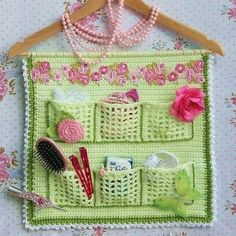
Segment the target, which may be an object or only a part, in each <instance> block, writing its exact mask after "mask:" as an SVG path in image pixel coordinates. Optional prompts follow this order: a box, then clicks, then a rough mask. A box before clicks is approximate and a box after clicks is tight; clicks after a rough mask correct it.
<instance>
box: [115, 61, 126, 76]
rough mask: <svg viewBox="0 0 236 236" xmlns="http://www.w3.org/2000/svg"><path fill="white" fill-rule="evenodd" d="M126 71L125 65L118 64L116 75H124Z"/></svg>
mask: <svg viewBox="0 0 236 236" xmlns="http://www.w3.org/2000/svg"><path fill="white" fill-rule="evenodd" d="M127 71H128V66H127V64H125V63H120V64H119V65H118V67H117V74H118V75H124V74H125V73H126V72H127Z"/></svg>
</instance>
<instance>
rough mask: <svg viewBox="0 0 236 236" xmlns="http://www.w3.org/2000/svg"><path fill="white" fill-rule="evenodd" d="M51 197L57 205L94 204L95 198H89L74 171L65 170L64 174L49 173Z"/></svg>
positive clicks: (89, 205)
mask: <svg viewBox="0 0 236 236" xmlns="http://www.w3.org/2000/svg"><path fill="white" fill-rule="evenodd" d="M49 198H50V199H51V200H52V201H53V203H55V204H56V205H58V206H63V207H75V206H81V207H93V206H94V198H93V197H92V198H91V199H90V200H88V198H87V196H86V194H85V192H84V190H83V188H82V187H81V185H80V180H79V179H78V177H77V176H76V175H75V172H74V171H65V172H64V173H63V174H62V175H52V174H51V175H49Z"/></svg>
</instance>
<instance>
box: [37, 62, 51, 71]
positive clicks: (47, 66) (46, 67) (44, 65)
mask: <svg viewBox="0 0 236 236" xmlns="http://www.w3.org/2000/svg"><path fill="white" fill-rule="evenodd" d="M49 70H50V64H49V62H47V61H43V62H41V63H40V64H39V71H40V73H42V74H45V73H48V71H49Z"/></svg>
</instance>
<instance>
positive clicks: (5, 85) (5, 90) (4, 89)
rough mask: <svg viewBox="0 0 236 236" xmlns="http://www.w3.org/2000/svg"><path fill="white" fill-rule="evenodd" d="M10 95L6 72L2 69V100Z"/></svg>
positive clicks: (0, 75)
mask: <svg viewBox="0 0 236 236" xmlns="http://www.w3.org/2000/svg"><path fill="white" fill-rule="evenodd" d="M7 93H8V83H7V79H6V72H5V71H4V70H2V69H1V68H0V100H1V99H2V98H3V97H4V96H5V95H6V94H7Z"/></svg>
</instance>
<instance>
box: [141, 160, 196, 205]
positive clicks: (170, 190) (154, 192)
mask: <svg viewBox="0 0 236 236" xmlns="http://www.w3.org/2000/svg"><path fill="white" fill-rule="evenodd" d="M180 170H186V171H187V173H188V175H189V176H190V178H191V180H192V181H191V182H192V183H193V185H194V166H193V163H186V164H183V165H179V166H178V167H174V168H165V169H164V168H161V167H160V168H145V169H143V170H142V186H143V195H142V205H152V204H153V200H154V199H156V198H158V197H159V196H174V195H175V194H176V190H175V176H176V174H177V172H178V171H180Z"/></svg>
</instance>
